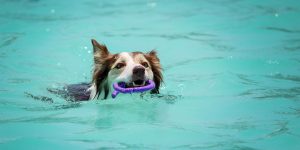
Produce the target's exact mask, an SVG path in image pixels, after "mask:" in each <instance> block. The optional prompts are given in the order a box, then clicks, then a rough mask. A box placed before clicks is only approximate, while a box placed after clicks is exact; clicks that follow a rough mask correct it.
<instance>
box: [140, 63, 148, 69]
mask: <svg viewBox="0 0 300 150" xmlns="http://www.w3.org/2000/svg"><path fill="white" fill-rule="evenodd" d="M141 65H143V66H144V67H145V68H148V67H149V65H148V63H147V62H142V63H141Z"/></svg>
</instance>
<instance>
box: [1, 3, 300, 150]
mask: <svg viewBox="0 0 300 150" xmlns="http://www.w3.org/2000/svg"><path fill="white" fill-rule="evenodd" d="M0 2H1V5H0V72H1V74H0V78H1V80H0V110H1V111H0V115H1V118H0V149H127V148H128V149H249V150H250V149H251V150H252V149H268V150H282V149H289V150H298V149H300V144H299V143H300V119H299V118H300V106H299V97H300V96H299V95H300V85H299V84H300V68H299V66H300V65H299V64H300V57H299V56H300V55H299V54H300V53H299V52H300V44H299V43H300V27H299V24H300V19H299V18H300V2H299V1H297V0H289V1H287V0H286V1H272V0H266V1H258V0H248V1H246V0H218V1H217V0H210V1H196V0H194V1H193V0H189V1H179V0H178V1H175V0H174V1H167V0H161V1H154V0H134V1H123V0H118V1H109V0H107V1H96V0H84V1H78V2H74V1H70V0H66V1H50V0H49V1H39V0H13V1H10V0H1V1H0ZM91 38H95V39H97V40H98V41H101V42H102V43H105V44H106V45H107V46H108V47H109V49H110V50H111V51H112V52H114V53H117V52H122V51H135V50H140V51H149V50H151V49H157V51H158V55H159V57H160V59H161V63H162V66H163V68H164V72H163V75H164V79H165V82H164V85H163V87H162V89H161V93H162V96H161V97H159V98H157V97H154V98H151V97H149V96H146V97H143V98H140V97H139V96H136V95H133V96H131V95H125V96H124V95H123V96H120V97H118V99H117V100H106V101H101V100H97V101H88V102H81V103H79V102H78V103H76V102H68V101H66V100H64V99H63V98H60V97H57V96H56V95H53V94H51V93H49V92H47V90H46V89H47V88H51V87H60V86H62V85H64V84H70V83H79V82H88V81H90V79H91V69H92V68H91V67H92V54H91V50H92V49H91V43H90V39H91Z"/></svg>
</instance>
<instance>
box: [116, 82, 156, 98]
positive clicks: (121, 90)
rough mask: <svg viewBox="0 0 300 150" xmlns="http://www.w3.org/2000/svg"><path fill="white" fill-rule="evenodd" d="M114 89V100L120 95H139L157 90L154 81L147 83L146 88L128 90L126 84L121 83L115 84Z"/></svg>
mask: <svg viewBox="0 0 300 150" xmlns="http://www.w3.org/2000/svg"><path fill="white" fill-rule="evenodd" d="M113 88H114V89H115V90H114V91H113V92H112V94H111V96H112V98H115V97H117V95H118V94H119V93H124V94H125V93H139V92H145V91H148V90H152V89H154V88H155V83H154V82H153V81H152V80H148V81H146V85H145V86H141V87H130V88H126V87H125V82H119V83H114V84H113Z"/></svg>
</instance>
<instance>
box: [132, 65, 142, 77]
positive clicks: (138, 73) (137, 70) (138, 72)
mask: <svg viewBox="0 0 300 150" xmlns="http://www.w3.org/2000/svg"><path fill="white" fill-rule="evenodd" d="M132 73H133V74H134V75H136V76H144V74H145V68H144V67H142V66H136V67H134V68H133V70H132Z"/></svg>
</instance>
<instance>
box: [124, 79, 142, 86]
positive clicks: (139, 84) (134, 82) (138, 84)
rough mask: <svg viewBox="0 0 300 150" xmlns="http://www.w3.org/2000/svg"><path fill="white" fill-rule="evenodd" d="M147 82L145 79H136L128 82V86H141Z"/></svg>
mask: <svg viewBox="0 0 300 150" xmlns="http://www.w3.org/2000/svg"><path fill="white" fill-rule="evenodd" d="M145 84H146V81H145V80H141V79H139V80H135V81H133V82H129V83H126V86H125V87H126V88H131V87H141V86H145Z"/></svg>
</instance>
